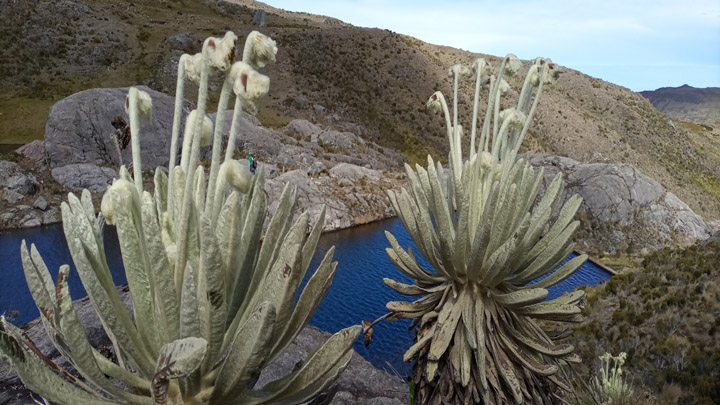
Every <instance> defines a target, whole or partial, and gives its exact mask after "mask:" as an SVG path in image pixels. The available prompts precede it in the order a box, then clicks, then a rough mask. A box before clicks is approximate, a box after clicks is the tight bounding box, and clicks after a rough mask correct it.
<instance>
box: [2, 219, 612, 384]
mask: <svg viewBox="0 0 720 405" xmlns="http://www.w3.org/2000/svg"><path fill="white" fill-rule="evenodd" d="M108 228H109V229H112V228H111V227H108ZM385 230H389V231H390V232H391V233H392V234H393V235H394V236H395V237H396V238H397V240H398V242H399V243H400V245H401V246H403V247H405V248H406V247H407V246H408V245H412V240H411V239H410V237H409V235H408V234H407V232H406V231H405V228H404V227H403V225H402V222H401V221H400V220H399V219H388V220H384V221H379V222H375V223H373V224H370V225H363V226H359V227H355V228H350V229H345V230H341V231H336V232H330V233H326V234H324V235H323V236H322V237H321V238H320V242H319V243H318V248H317V251H316V254H315V257H314V259H313V262H312V264H311V267H310V269H309V271H308V275H307V277H306V280H304V281H303V284H304V283H305V282H306V281H307V279H308V278H309V277H310V274H311V272H312V271H314V270H315V268H317V265H319V264H320V261H321V260H322V257H323V256H324V255H325V252H326V251H327V250H328V249H329V248H330V247H331V246H333V245H334V246H335V249H336V250H335V260H336V261H338V262H339V265H338V268H337V274H336V276H335V280H334V282H333V284H332V286H331V287H330V290H329V291H328V293H327V296H326V297H325V299H324V300H323V302H322V304H320V307H319V308H318V310H317V312H316V313H315V315H314V316H313V318H312V319H311V321H310V324H311V325H314V326H317V327H318V328H320V329H323V330H326V331H328V332H332V333H334V332H337V331H338V330H340V329H342V328H345V327H347V326H351V325H355V324H359V323H360V322H361V321H362V320H363V319H369V320H374V319H376V318H378V317H380V316H382V315H383V314H385V313H386V312H387V311H386V309H385V304H386V303H387V302H388V301H395V300H408V297H405V296H403V295H400V294H398V293H396V292H395V291H393V290H391V289H390V288H388V287H386V286H385V284H383V282H382V279H383V278H384V277H389V278H392V279H395V280H397V281H401V282H406V283H411V282H412V280H410V279H409V278H408V277H406V276H405V275H404V274H402V273H401V272H400V271H399V270H397V269H396V268H395V266H394V265H393V264H392V263H391V262H390V259H388V257H387V255H386V254H385V248H386V247H389V246H390V244H389V243H388V241H387V239H386V238H385V234H384V231H385ZM22 239H26V240H27V242H28V245H29V244H30V243H35V245H36V246H37V248H38V251H39V252H40V254H41V255H42V257H43V259H44V260H45V262H46V264H47V266H48V268H49V269H50V271H51V272H52V275H53V279H55V278H56V276H57V271H58V268H59V266H60V265H62V264H70V265H71V267H72V260H71V258H70V252H69V251H68V248H67V245H66V243H65V237H64V234H63V231H62V227H61V225H59V224H58V225H52V226H46V227H39V228H32V229H21V230H12V231H0V286H1V287H0V288H1V289H0V312H2V313H4V314H5V315H6V316H13V315H14V316H15V318H14V321H13V323H15V324H18V325H19V324H23V323H25V322H27V321H30V320H32V319H34V318H36V317H37V316H38V311H37V308H36V307H35V304H34V302H33V300H32V297H31V295H30V291H29V290H28V287H27V284H26V282H25V277H24V275H23V271H22V267H21V261H20V242H21V241H22ZM105 246H106V248H107V249H108V252H106V254H107V257H108V261H109V264H110V269H111V272H112V275H113V279H114V281H115V284H117V285H121V284H125V283H126V282H127V281H126V279H125V273H124V270H123V267H122V260H121V255H120V249H119V247H118V243H117V235H116V234H115V232H114V231H110V232H105ZM412 246H413V250H415V251H416V252H417V249H415V248H414V245H412ZM426 267H428V268H429V265H426ZM609 277H610V274H608V273H607V272H605V271H604V270H602V269H601V268H599V267H598V266H596V265H594V264H592V263H590V262H587V263H586V264H585V265H583V267H581V268H580V269H579V270H578V271H577V272H576V273H575V274H573V275H572V276H570V277H569V278H568V279H566V280H565V281H564V282H563V283H561V284H560V285H557V286H554V287H553V288H551V289H550V295H549V298H554V297H557V296H559V295H562V293H563V292H565V291H570V290H573V289H574V288H576V287H577V286H580V285H596V284H599V283H601V282H602V281H604V280H607V279H608V278H609ZM70 293H71V295H72V297H73V299H78V298H82V297H84V296H85V295H86V293H85V290H84V288H83V286H82V283H81V282H80V278H79V276H78V274H77V272H76V271H75V269H74V268H73V269H72V271H71V272H70ZM15 311H17V312H15ZM409 325H410V320H401V321H396V322H381V323H379V324H378V325H377V326H375V328H374V329H375V333H374V337H373V340H372V343H371V344H370V346H369V347H365V346H364V344H363V343H362V336H361V338H360V339H359V340H358V342H356V344H355V350H357V351H358V353H360V354H361V355H362V356H363V357H365V358H366V359H368V360H369V361H370V362H372V363H373V364H374V365H375V366H376V367H379V368H383V369H386V370H387V371H388V372H391V373H392V372H394V371H393V370H395V371H397V372H398V373H399V374H400V375H409V374H410V364H409V363H403V362H402V354H403V353H404V352H405V350H407V348H408V347H410V345H411V344H412V334H411V333H409V332H408V327H409Z"/></svg>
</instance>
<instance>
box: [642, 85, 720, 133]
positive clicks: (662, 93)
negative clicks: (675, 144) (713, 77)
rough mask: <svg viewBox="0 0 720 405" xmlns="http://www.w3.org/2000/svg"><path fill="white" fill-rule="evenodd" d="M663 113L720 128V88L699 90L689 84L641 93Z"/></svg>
mask: <svg viewBox="0 0 720 405" xmlns="http://www.w3.org/2000/svg"><path fill="white" fill-rule="evenodd" d="M640 94H642V95H643V97H645V98H647V99H648V100H650V102H651V103H652V105H653V106H655V108H657V109H658V110H660V111H662V112H663V113H665V114H667V115H669V116H671V117H673V118H677V119H680V120H684V121H692V122H697V123H698V124H704V125H709V126H712V127H720V88H718V87H708V88H704V89H698V88H695V87H692V86H688V85H687V84H685V85H682V86H680V87H663V88H660V89H657V90H653V91H641V92H640Z"/></svg>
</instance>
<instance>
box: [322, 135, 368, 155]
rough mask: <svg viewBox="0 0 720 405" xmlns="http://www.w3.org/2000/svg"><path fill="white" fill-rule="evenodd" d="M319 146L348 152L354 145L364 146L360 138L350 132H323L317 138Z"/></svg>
mask: <svg viewBox="0 0 720 405" xmlns="http://www.w3.org/2000/svg"><path fill="white" fill-rule="evenodd" d="M319 140H320V144H321V145H328V146H331V147H333V148H336V149H344V150H348V149H350V148H352V147H353V146H355V145H358V144H364V143H365V141H363V140H362V139H361V138H359V137H358V136H357V135H355V134H353V133H352V132H338V131H332V130H330V131H325V132H323V133H321V134H320V136H319Z"/></svg>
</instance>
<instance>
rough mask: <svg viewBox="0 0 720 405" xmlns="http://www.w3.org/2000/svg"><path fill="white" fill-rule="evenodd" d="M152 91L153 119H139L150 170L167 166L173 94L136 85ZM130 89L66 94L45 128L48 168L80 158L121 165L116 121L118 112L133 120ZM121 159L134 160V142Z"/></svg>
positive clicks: (187, 109)
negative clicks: (127, 107)
mask: <svg viewBox="0 0 720 405" xmlns="http://www.w3.org/2000/svg"><path fill="white" fill-rule="evenodd" d="M138 88H139V89H141V90H143V91H146V92H148V94H150V97H151V98H152V100H153V109H152V120H151V121H150V122H147V120H146V119H145V118H141V124H140V150H141V155H142V161H143V167H144V168H148V169H152V168H155V167H156V166H167V163H168V157H169V153H170V137H171V131H172V117H173V110H174V103H175V99H174V97H171V96H168V95H166V94H163V93H160V92H157V91H154V90H151V89H149V88H147V87H145V86H140V87H138ZM127 92H128V88H127V87H126V88H112V89H92V90H85V91H82V92H79V93H76V94H73V95H71V96H69V97H66V98H64V99H62V100H60V101H58V102H57V103H55V105H53V106H52V108H51V109H50V113H49V115H48V121H47V125H46V127H45V148H46V151H47V156H48V159H49V161H50V167H52V168H55V167H61V166H65V165H70V164H76V163H91V164H95V165H101V166H114V167H116V166H118V165H119V159H118V156H117V152H116V149H115V145H114V142H113V140H112V135H113V133H114V132H115V128H113V126H112V125H111V122H112V120H113V119H114V118H115V117H117V116H119V117H122V118H123V119H124V120H125V121H126V122H128V123H129V119H128V117H127V115H126V114H125V109H124V104H125V98H126V96H127ZM190 106H191V104H190V103H189V102H187V101H186V103H185V105H184V108H183V118H182V121H181V123H182V124H181V128H180V143H179V144H180V145H181V144H182V134H183V128H184V123H185V117H186V115H187V113H189V112H190V110H191V107H190ZM122 160H123V163H125V164H128V163H129V162H131V161H132V147H131V146H130V145H129V146H128V147H127V148H126V149H125V150H124V151H123V152H122Z"/></svg>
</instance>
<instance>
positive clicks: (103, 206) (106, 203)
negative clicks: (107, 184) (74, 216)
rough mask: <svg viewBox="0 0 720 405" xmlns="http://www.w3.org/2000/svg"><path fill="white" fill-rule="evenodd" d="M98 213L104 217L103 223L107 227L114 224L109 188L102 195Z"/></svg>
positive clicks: (113, 210) (113, 209)
mask: <svg viewBox="0 0 720 405" xmlns="http://www.w3.org/2000/svg"><path fill="white" fill-rule="evenodd" d="M100 212H102V214H103V216H104V217H105V223H107V224H108V225H114V224H115V208H114V207H113V204H112V197H111V196H110V188H108V189H107V190H106V191H105V194H103V197H102V202H101V203H100Z"/></svg>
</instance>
